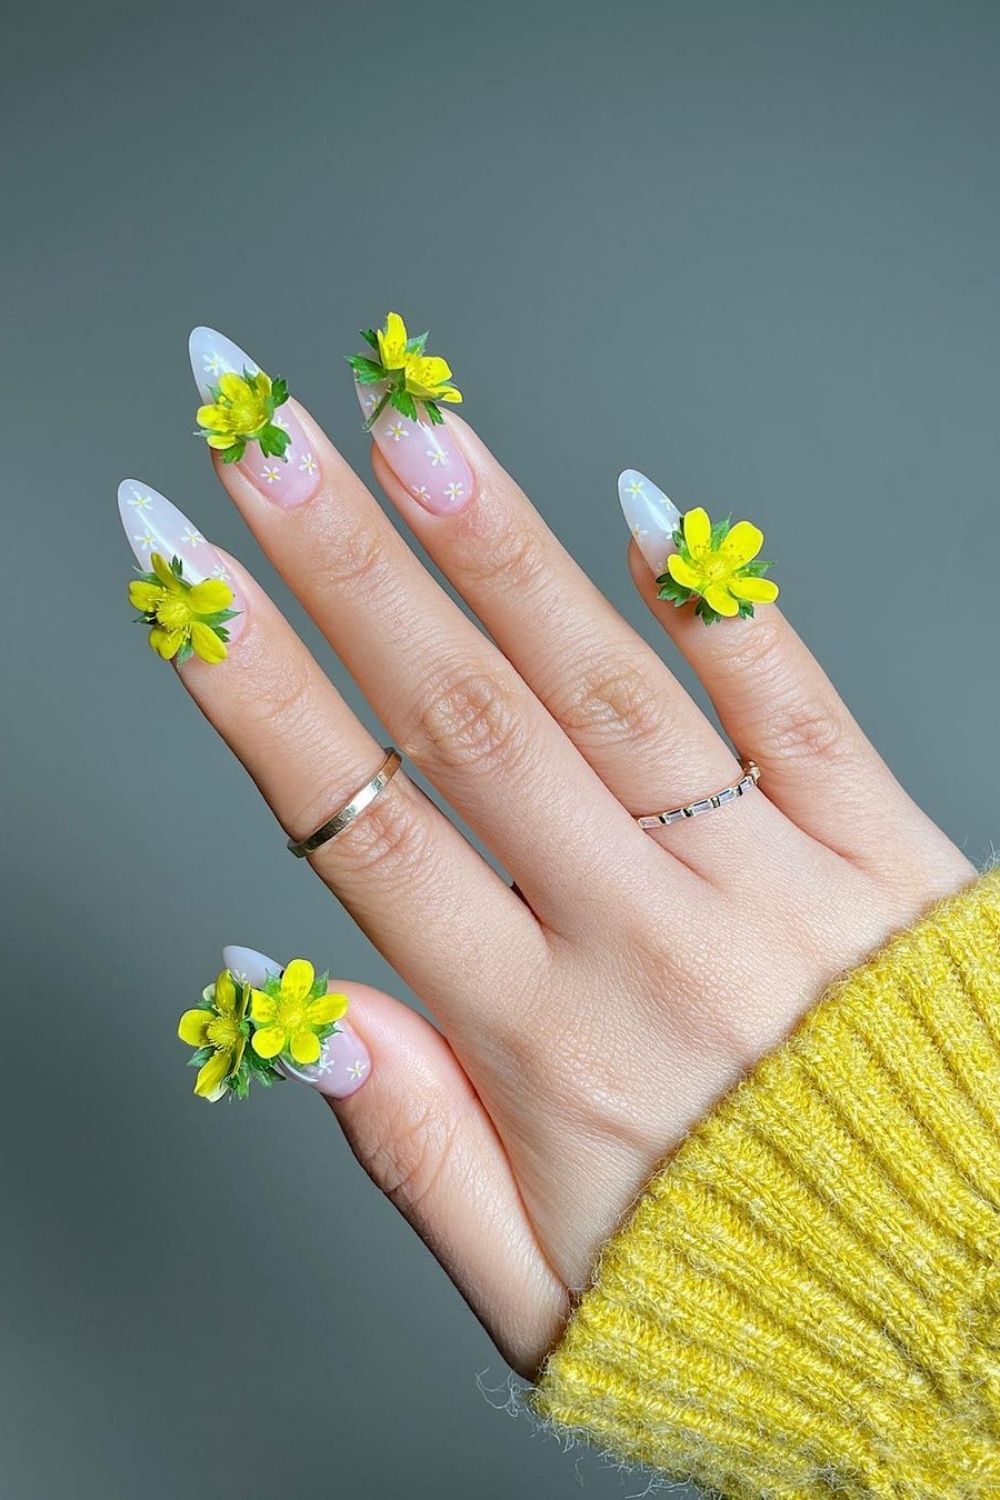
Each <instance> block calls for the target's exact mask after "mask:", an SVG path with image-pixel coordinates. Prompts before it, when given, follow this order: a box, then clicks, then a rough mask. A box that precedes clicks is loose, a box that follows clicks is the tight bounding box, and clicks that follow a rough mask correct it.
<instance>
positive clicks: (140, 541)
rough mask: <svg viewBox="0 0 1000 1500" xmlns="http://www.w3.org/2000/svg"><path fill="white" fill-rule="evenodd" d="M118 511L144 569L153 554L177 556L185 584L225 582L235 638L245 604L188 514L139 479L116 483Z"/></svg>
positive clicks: (229, 624)
mask: <svg viewBox="0 0 1000 1500" xmlns="http://www.w3.org/2000/svg"><path fill="white" fill-rule="evenodd" d="M118 514H119V515H120V516H121V521H122V526H123V527H124V528H125V535H126V537H127V538H128V544H129V546H130V547H131V548H132V551H133V553H134V554H135V559H136V562H137V563H138V564H139V566H140V567H141V568H142V569H143V571H144V572H145V571H148V570H149V567H150V561H149V559H150V557H151V556H152V554H153V553H154V552H158V553H159V554H160V556H161V557H164V558H166V560H167V562H170V560H171V558H174V557H179V558H180V560H181V562H182V563H183V564H184V571H183V577H184V581H185V582H186V583H202V582H203V581H204V580H205V579H206V578H221V579H222V581H223V583H228V585H229V587H230V588H231V589H232V591H233V596H234V597H233V604H232V608H233V609H235V610H238V611H239V613H238V614H237V615H236V616H235V617H234V618H233V619H231V620H229V621H228V622H227V626H226V628H227V630H228V632H229V640H230V642H232V641H235V640H236V638H237V636H238V635H239V633H240V631H241V630H242V629H243V626H244V625H245V623H246V605H245V603H244V601H243V598H242V595H241V594H240V591H239V589H238V588H237V587H236V584H235V582H234V581H233V578H232V575H231V573H230V570H229V568H228V567H227V566H226V564H225V562H224V560H223V559H222V558H221V557H220V556H219V554H218V552H216V550H215V548H214V547H213V546H212V545H211V543H210V542H206V540H205V538H204V537H203V536H202V534H201V532H200V531H199V530H198V528H197V527H196V526H193V525H192V524H191V522H190V521H189V520H188V518H187V516H185V515H183V514H182V513H181V512H180V511H179V510H178V509H177V507H176V505H172V504H171V503H170V501H169V500H168V499H167V497H166V496H165V495H161V494H160V492H159V491H158V490H154V489H151V488H150V486H149V485H148V484H143V482H142V480H141V479H123V480H122V482H121V484H120V485H119V486H118Z"/></svg>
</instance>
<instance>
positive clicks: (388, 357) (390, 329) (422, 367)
mask: <svg viewBox="0 0 1000 1500" xmlns="http://www.w3.org/2000/svg"><path fill="white" fill-rule="evenodd" d="M362 337H363V338H364V339H365V340H366V341H367V342H368V343H369V344H370V345H371V346H372V348H373V349H374V350H376V351H377V352H378V359H371V358H370V357H369V356H368V355H362V354H349V355H348V356H347V363H348V364H349V365H350V366H351V368H352V370H353V371H354V375H355V378H356V379H357V380H358V382H359V383H360V384H361V385H377V384H380V383H382V384H385V385H387V387H388V389H386V390H384V391H383V393H382V396H381V397H380V399H379V400H378V402H377V403H376V405H375V407H374V410H373V411H372V412H371V413H370V414H369V416H368V420H367V421H366V422H365V430H366V431H367V430H369V429H370V428H371V427H372V425H373V424H374V422H375V421H377V419H378V417H379V416H381V414H382V412H383V411H384V410H385V408H386V406H389V405H391V406H393V407H394V408H395V410H396V411H398V412H400V413H401V414H402V415H403V416H404V417H409V419H410V420H411V421H416V420H417V418H418V407H420V406H422V407H423V412H424V415H425V416H426V417H427V418H428V419H429V420H430V421H431V422H432V423H436V422H442V421H443V420H444V418H443V417H442V416H441V413H440V411H439V409H438V403H439V402H441V401H447V402H448V403H449V404H450V405H452V406H457V405H458V404H459V402H460V401H461V400H462V393H461V391H460V390H459V389H458V387H457V386H456V385H453V384H452V380H451V366H450V365H449V364H448V361H447V360H446V359H442V358H441V357H440V356H439V355H436V354H434V355H432V354H425V353H424V345H425V343H426V342H427V335H426V333H422V334H419V335H418V336H417V337H416V338H411V337H410V336H409V334H408V333H407V331H406V324H405V323H404V322H403V320H402V318H401V317H400V316H399V313H394V312H391V313H389V315H388V316H387V318H386V320H385V327H384V328H379V329H377V330H375V329H371V328H367V329H365V330H364V332H363V334H362Z"/></svg>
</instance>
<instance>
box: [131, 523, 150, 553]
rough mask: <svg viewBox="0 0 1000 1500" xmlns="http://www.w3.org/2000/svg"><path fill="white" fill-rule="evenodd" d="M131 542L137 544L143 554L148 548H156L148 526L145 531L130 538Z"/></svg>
mask: <svg viewBox="0 0 1000 1500" xmlns="http://www.w3.org/2000/svg"><path fill="white" fill-rule="evenodd" d="M132 540H133V542H138V543H139V546H140V547H141V548H142V550H143V552H148V551H149V550H150V548H152V547H155V546H156V537H155V536H154V535H153V533H152V531H151V530H150V529H149V527H148V526H147V527H146V530H145V531H143V532H138V533H137V534H136V535H135V536H134V537H133V538H132Z"/></svg>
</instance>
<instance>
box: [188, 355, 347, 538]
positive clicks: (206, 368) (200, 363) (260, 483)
mask: <svg viewBox="0 0 1000 1500" xmlns="http://www.w3.org/2000/svg"><path fill="white" fill-rule="evenodd" d="M188 352H189V354H190V356H191V371H192V374H193V375H194V378H195V383H196V385H197V387H198V391H199V394H200V395H201V399H202V400H203V401H211V399H212V392H211V387H212V386H213V385H215V383H216V381H217V380H218V378H219V376H220V375H223V374H225V373H226V372H227V371H233V372H234V373H235V374H237V375H242V374H243V371H244V370H249V371H250V373H251V374H252V375H255V374H256V373H257V371H258V369H259V368H260V366H259V365H257V364H255V362H254V361H253V360H252V359H251V358H250V356H249V355H248V354H244V352H243V350H242V349H241V348H240V347H239V346H238V345H237V344H234V343H233V342H232V340H231V339H227V338H226V337H225V336H224V335H223V334H221V333H216V331H215V329H214V328H195V329H194V330H193V331H192V333H191V337H190V339H189V341H188ZM268 373H269V374H271V375H274V374H275V371H273V370H271V371H269V372H268ZM281 373H282V371H280V370H279V371H277V374H279V375H280V374H281ZM274 422H275V424H276V426H278V427H283V428H284V429H285V431H286V432H287V433H288V435H289V437H290V438H291V442H290V443H289V444H288V447H287V448H286V449H285V455H284V458H275V457H273V456H271V455H265V454H263V453H261V451H260V449H259V448H258V446H257V444H256V443H251V444H250V445H249V446H248V448H247V451H246V453H245V454H244V456H243V457H242V458H241V459H240V462H239V463H238V464H237V465H236V467H237V468H238V469H239V470H240V472H241V473H242V474H245V475H246V477H247V478H248V479H249V480H250V482H251V483H252V484H253V485H255V486H256V488H257V489H258V490H259V491H260V493H261V494H262V495H264V496H265V497H266V498H267V499H268V500H271V501H273V502H274V504H275V505H281V506H284V507H286V508H288V509H290V508H291V507H292V506H293V505H302V504H303V503H304V502H305V501H306V500H310V499H311V498H312V497H313V495H315V493H316V491H317V490H318V489H319V482H320V472H319V463H318V461H317V459H316V455H315V454H314V453H313V451H312V449H311V447H310V445H309V440H308V438H307V437H306V433H305V429H304V428H303V426H302V423H301V422H300V421H299V419H298V417H297V416H296V415H295V413H294V411H292V409H291V407H290V406H289V405H287V404H286V405H285V406H279V407H278V410H277V411H276V412H275V415H274Z"/></svg>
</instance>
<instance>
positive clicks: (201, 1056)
mask: <svg viewBox="0 0 1000 1500" xmlns="http://www.w3.org/2000/svg"><path fill="white" fill-rule="evenodd" d="M214 1051H215V1048H214V1047H199V1048H198V1050H197V1052H192V1053H191V1056H190V1057H189V1058H188V1067H189V1068H202V1067H204V1065H205V1064H206V1063H207V1062H208V1059H209V1058H210V1057H211V1055H212V1053H213V1052H214Z"/></svg>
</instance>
